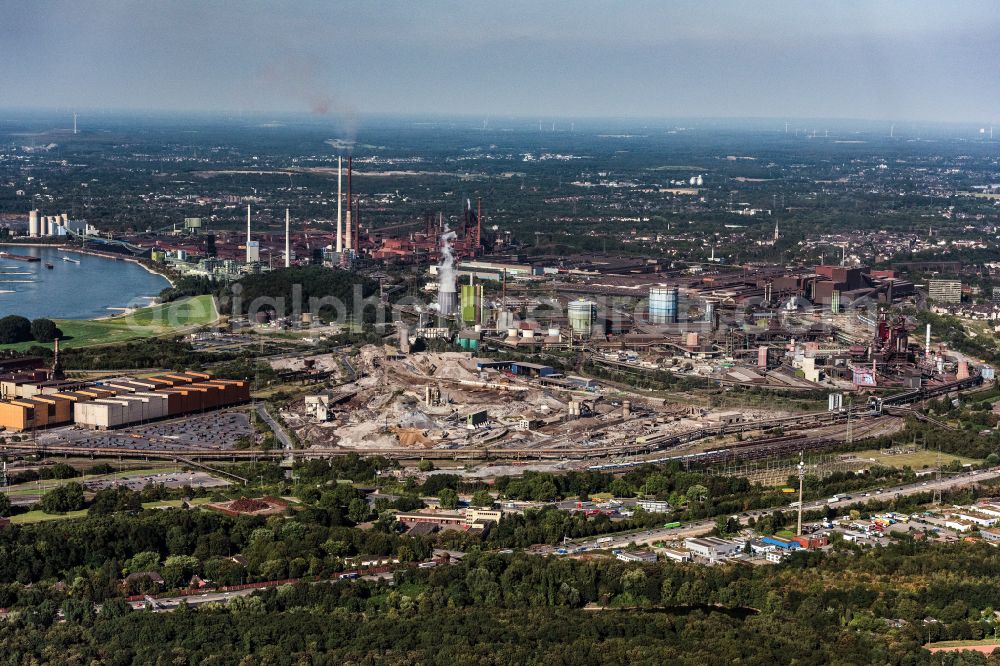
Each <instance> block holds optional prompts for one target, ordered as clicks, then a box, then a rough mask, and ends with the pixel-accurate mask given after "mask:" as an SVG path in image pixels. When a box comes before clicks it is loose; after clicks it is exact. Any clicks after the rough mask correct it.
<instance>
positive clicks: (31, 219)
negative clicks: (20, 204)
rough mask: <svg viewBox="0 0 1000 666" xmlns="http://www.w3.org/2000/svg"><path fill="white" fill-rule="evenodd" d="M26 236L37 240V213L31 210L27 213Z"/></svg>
mask: <svg viewBox="0 0 1000 666" xmlns="http://www.w3.org/2000/svg"><path fill="white" fill-rule="evenodd" d="M28 235H29V236H31V237H32V238H38V211H37V210H33V211H31V212H30V213H28Z"/></svg>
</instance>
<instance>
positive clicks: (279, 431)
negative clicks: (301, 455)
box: [257, 402, 294, 451]
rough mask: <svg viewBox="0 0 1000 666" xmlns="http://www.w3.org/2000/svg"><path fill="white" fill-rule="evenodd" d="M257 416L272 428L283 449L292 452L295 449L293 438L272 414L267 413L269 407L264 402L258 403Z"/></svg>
mask: <svg viewBox="0 0 1000 666" xmlns="http://www.w3.org/2000/svg"><path fill="white" fill-rule="evenodd" d="M257 416H259V417H260V418H261V420H262V421H263V422H264V423H266V424H267V425H268V427H270V428H271V430H272V431H273V432H274V436H275V437H277V438H278V441H279V442H281V448H283V449H285V450H287V451H291V450H292V449H293V448H294V447H293V446H292V439H291V437H289V436H288V433H286V432H285V429H284V428H282V427H281V425H280V424H279V423H278V422H277V421H276V420H275V419H274V418H273V417H272V416H271V414H270V413H269V412H268V411H267V405H265V404H264V403H263V402H258V403H257Z"/></svg>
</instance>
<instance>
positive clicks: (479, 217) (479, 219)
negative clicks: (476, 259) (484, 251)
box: [472, 199, 483, 254]
mask: <svg viewBox="0 0 1000 666" xmlns="http://www.w3.org/2000/svg"><path fill="white" fill-rule="evenodd" d="M482 240H483V200H482V199H476V247H475V248H473V250H472V253H473V254H479V248H481V247H482Z"/></svg>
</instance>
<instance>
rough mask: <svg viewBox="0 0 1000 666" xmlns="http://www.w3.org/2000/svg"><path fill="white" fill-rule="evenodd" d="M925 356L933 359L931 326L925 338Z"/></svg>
mask: <svg viewBox="0 0 1000 666" xmlns="http://www.w3.org/2000/svg"><path fill="white" fill-rule="evenodd" d="M924 356H926V357H927V358H930V357H931V325H930V324H927V335H926V337H925V338H924Z"/></svg>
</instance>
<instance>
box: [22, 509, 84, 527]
mask: <svg viewBox="0 0 1000 666" xmlns="http://www.w3.org/2000/svg"><path fill="white" fill-rule="evenodd" d="M86 515H87V510H86V509H80V510H79V511H70V512H69V513H45V512H44V511H42V510H41V509H39V510H38V511H29V512H27V513H19V514H17V515H16V516H11V518H10V522H11V524H13V525H28V524H30V523H45V522H49V521H51V520H70V519H72V518H83V517H85V516H86Z"/></svg>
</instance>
